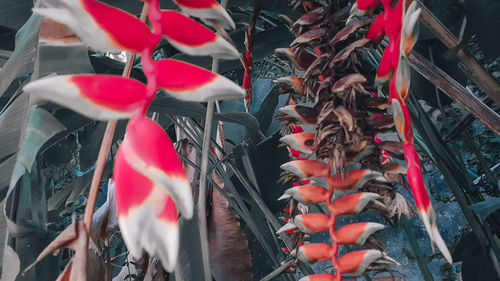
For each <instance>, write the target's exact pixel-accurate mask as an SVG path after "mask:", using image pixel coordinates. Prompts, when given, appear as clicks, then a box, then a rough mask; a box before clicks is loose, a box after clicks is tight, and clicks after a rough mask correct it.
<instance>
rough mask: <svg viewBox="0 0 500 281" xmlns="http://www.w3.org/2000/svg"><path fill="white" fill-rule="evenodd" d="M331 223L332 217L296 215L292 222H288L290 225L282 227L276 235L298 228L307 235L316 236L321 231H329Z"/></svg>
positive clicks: (314, 214) (315, 214)
mask: <svg viewBox="0 0 500 281" xmlns="http://www.w3.org/2000/svg"><path fill="white" fill-rule="evenodd" d="M329 223H330V217H329V216H328V215H325V214H319V213H309V214H300V215H296V216H295V217H294V218H293V219H292V220H290V221H288V223H287V224H285V225H284V226H283V227H281V228H280V229H279V230H278V231H277V232H276V233H280V232H284V231H286V230H289V229H294V228H298V229H299V230H300V231H301V232H303V233H305V234H314V233H317V232H321V231H328V229H329Z"/></svg>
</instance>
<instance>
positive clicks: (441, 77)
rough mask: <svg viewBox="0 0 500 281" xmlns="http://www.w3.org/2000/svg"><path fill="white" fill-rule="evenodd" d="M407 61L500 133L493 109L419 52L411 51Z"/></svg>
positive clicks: (498, 119) (498, 121)
mask: <svg viewBox="0 0 500 281" xmlns="http://www.w3.org/2000/svg"><path fill="white" fill-rule="evenodd" d="M408 61H409V63H410V65H411V66H412V67H413V69H415V70H416V71H418V72H419V73H420V74H422V76H424V77H425V78H426V79H427V80H429V82H431V83H433V84H434V85H436V87H438V88H439V89H441V90H442V91H443V92H444V93H446V94H447V95H448V96H449V97H450V98H452V99H453V100H454V101H455V102H457V103H458V104H459V105H460V106H461V107H462V108H464V109H465V110H467V111H469V112H470V113H471V114H472V115H473V116H474V117H475V118H477V119H478V120H479V121H481V123H483V124H484V125H485V126H486V127H488V128H490V129H491V130H492V131H493V132H495V133H496V134H497V135H500V116H499V115H498V114H497V113H496V112H495V111H493V110H492V109H490V108H489V107H488V106H487V105H486V104H484V103H483V102H482V101H481V100H479V99H478V98H477V97H476V96H474V95H473V94H472V93H471V92H470V91H468V90H467V89H466V88H465V87H463V86H462V85H460V83H458V82H457V81H456V80H454V79H453V78H451V77H450V76H449V75H448V74H446V73H445V72H444V71H442V70H441V69H439V68H437V67H436V66H434V65H433V64H432V63H431V62H430V61H428V60H427V59H426V58H424V57H423V56H422V55H421V54H419V53H417V52H415V51H412V52H411V54H410V55H409V56H408Z"/></svg>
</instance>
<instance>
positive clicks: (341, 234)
mask: <svg viewBox="0 0 500 281" xmlns="http://www.w3.org/2000/svg"><path fill="white" fill-rule="evenodd" d="M384 228H385V226H384V225H383V224H380V223H375V222H358V223H351V224H347V225H344V226H342V227H340V228H339V229H337V230H335V235H334V237H333V239H334V240H335V241H336V242H337V243H339V244H350V245H363V244H365V242H366V239H368V237H369V236H370V235H372V234H373V233H375V232H377V231H379V230H382V229H384Z"/></svg>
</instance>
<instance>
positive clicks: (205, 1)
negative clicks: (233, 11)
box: [173, 0, 236, 29]
mask: <svg viewBox="0 0 500 281" xmlns="http://www.w3.org/2000/svg"><path fill="white" fill-rule="evenodd" d="M173 1H174V3H176V4H177V5H178V6H179V7H180V8H181V10H182V11H183V12H184V13H186V14H188V15H190V16H192V17H195V18H200V19H201V20H202V21H203V22H204V23H205V24H208V25H212V26H214V22H215V23H217V24H219V25H221V26H222V28H225V29H234V28H236V25H235V24H234V21H233V20H232V19H231V16H229V14H228V13H227V11H226V10H225V9H224V8H222V6H221V5H220V4H219V3H217V1H215V0H173Z"/></svg>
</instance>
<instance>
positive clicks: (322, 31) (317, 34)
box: [290, 27, 328, 48]
mask: <svg viewBox="0 0 500 281" xmlns="http://www.w3.org/2000/svg"><path fill="white" fill-rule="evenodd" d="M327 35H328V28H326V27H318V28H314V29H311V30H309V31H307V32H305V33H303V34H302V35H300V36H299V37H297V38H295V40H293V42H292V43H291V44H290V46H291V47H292V48H297V47H298V46H300V45H306V44H307V45H311V46H318V45H319V44H320V43H321V42H323V40H324V39H325V38H326V36H327Z"/></svg>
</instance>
